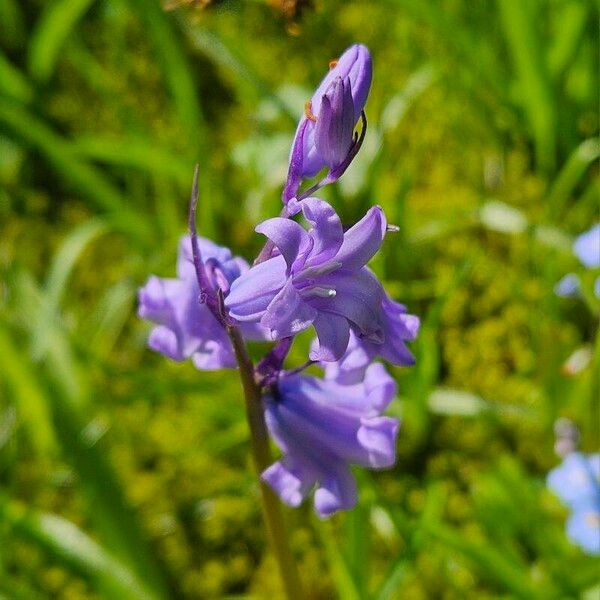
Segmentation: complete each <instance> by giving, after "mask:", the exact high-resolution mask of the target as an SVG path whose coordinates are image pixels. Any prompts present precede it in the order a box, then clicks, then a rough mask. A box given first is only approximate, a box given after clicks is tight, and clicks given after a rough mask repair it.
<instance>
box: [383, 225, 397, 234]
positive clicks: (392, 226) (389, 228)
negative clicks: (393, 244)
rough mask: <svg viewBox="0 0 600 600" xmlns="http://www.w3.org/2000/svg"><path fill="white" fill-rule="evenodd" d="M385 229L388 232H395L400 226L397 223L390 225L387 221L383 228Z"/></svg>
mask: <svg viewBox="0 0 600 600" xmlns="http://www.w3.org/2000/svg"><path fill="white" fill-rule="evenodd" d="M385 230H386V231H388V232H389V233H397V232H398V231H400V227H398V225H391V224H389V223H388V226H387V227H386V228H385Z"/></svg>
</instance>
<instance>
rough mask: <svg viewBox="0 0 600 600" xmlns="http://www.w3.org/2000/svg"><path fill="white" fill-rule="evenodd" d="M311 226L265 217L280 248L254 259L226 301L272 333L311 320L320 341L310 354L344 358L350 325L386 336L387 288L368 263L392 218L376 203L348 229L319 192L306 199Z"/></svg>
mask: <svg viewBox="0 0 600 600" xmlns="http://www.w3.org/2000/svg"><path fill="white" fill-rule="evenodd" d="M302 204H303V206H302V211H303V214H304V217H305V218H306V220H307V221H308V222H309V224H310V228H309V230H308V231H307V230H305V229H304V228H303V227H302V226H301V225H299V224H298V223H296V222H295V221H293V220H291V219H283V218H281V217H277V218H274V219H268V220H267V221H264V222H263V223H261V224H260V225H259V226H258V227H257V228H256V231H258V232H259V233H263V234H265V235H266V236H267V237H268V238H269V239H270V240H271V241H272V242H273V244H274V245H275V247H276V248H277V249H278V250H279V252H280V254H279V255H277V256H275V257H273V258H271V259H269V260H266V261H264V262H262V263H259V264H257V265H255V266H253V267H252V268H251V269H250V270H249V271H247V272H246V273H244V274H243V275H242V276H241V277H239V278H238V279H236V280H235V281H234V282H233V284H232V286H231V291H230V293H229V296H228V297H227V298H226V300H225V306H226V307H227V309H228V310H229V314H230V315H231V317H233V318H234V319H236V320H237V321H239V322H241V323H252V322H258V323H260V325H262V326H263V327H266V328H267V329H269V330H270V332H271V337H272V339H274V340H276V339H281V338H285V337H289V336H292V335H295V334H297V333H299V332H300V331H302V330H304V329H306V328H308V327H310V326H311V325H313V326H314V327H315V329H316V331H317V336H318V338H319V347H318V348H317V349H316V350H313V352H311V356H310V357H311V359H312V360H325V361H332V360H337V359H339V358H341V356H342V355H343V354H344V352H345V351H346V348H347V347H348V342H349V339H350V327H351V326H352V327H353V328H354V329H355V330H356V331H358V332H359V333H360V335H361V336H362V337H363V338H364V339H367V340H370V341H374V342H378V343H382V342H383V341H384V315H383V312H382V303H383V300H384V298H385V293H384V291H383V288H382V286H381V284H380V283H379V281H378V280H377V278H376V277H375V276H374V275H373V273H372V272H371V271H370V270H368V269H367V268H365V264H366V263H367V262H368V261H369V260H370V259H371V258H372V257H373V255H374V254H375V253H376V252H377V251H378V250H379V248H380V246H381V244H382V242H383V238H384V237H385V234H386V228H387V222H386V219H385V216H384V214H383V211H382V209H381V208H380V207H378V206H374V207H372V208H371V209H369V211H368V212H367V214H366V215H365V216H364V217H363V218H362V219H361V220H360V221H359V222H358V223H357V224H356V225H354V226H353V227H351V228H350V229H349V230H348V231H346V232H344V229H343V227H342V223H341V221H340V218H339V217H338V215H337V214H336V212H335V211H334V210H333V208H332V207H331V206H330V205H329V204H327V202H325V201H323V200H320V199H318V198H307V199H306V200H304V202H303V203H302Z"/></svg>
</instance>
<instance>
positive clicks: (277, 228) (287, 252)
mask: <svg viewBox="0 0 600 600" xmlns="http://www.w3.org/2000/svg"><path fill="white" fill-rule="evenodd" d="M255 231H257V232H258V233H262V234H263V235H266V236H267V237H268V238H269V239H270V240H271V241H272V242H273V243H274V244H275V246H277V248H278V249H279V251H280V252H281V255H282V256H283V258H284V259H285V262H286V264H287V267H288V273H289V272H290V271H291V269H292V266H293V265H294V263H295V262H296V261H297V265H296V266H297V268H301V267H302V265H303V264H304V260H305V259H306V255H307V253H308V252H310V249H311V248H312V245H313V241H312V239H311V237H310V236H309V235H308V233H307V232H306V230H305V229H304V228H303V227H302V226H300V225H298V223H296V221H292V220H291V219H283V218H282V217H275V218H273V219H267V220H266V221H263V222H262V223H260V224H259V225H257V226H256V229H255Z"/></svg>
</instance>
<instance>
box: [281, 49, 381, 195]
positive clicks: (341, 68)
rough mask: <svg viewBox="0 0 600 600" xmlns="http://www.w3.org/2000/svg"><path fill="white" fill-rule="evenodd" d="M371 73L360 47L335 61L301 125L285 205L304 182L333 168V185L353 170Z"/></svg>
mask: <svg viewBox="0 0 600 600" xmlns="http://www.w3.org/2000/svg"><path fill="white" fill-rule="evenodd" d="M372 74H373V69H372V64H371V55H370V53H369V50H368V49H367V48H366V46H363V45H361V44H354V45H353V46H350V48H348V49H347V50H346V51H345V52H344V53H343V54H342V56H341V57H340V59H339V60H338V61H334V63H333V65H332V68H331V69H330V71H329V73H327V75H326V76H325V78H324V79H323V81H321V83H320V85H319V87H318V88H317V90H316V92H315V93H314V95H313V97H312V98H311V100H310V102H307V104H306V108H305V112H304V116H303V117H302V119H301V120H300V122H299V124H298V128H297V130H296V135H295V137H294V141H293V143H292V150H291V153H290V164H289V172H288V180H287V184H286V186H285V189H284V192H283V200H284V202H285V203H287V202H288V201H289V200H290V199H291V198H293V197H294V196H295V195H296V193H297V191H298V188H299V186H300V184H301V182H302V179H303V178H305V177H313V176H314V175H316V174H317V173H318V172H319V171H320V170H321V169H323V168H325V167H328V168H329V174H330V180H329V181H333V180H335V179H337V178H338V177H340V176H341V175H342V173H343V172H344V171H345V169H346V168H347V167H348V165H349V164H350V162H351V160H352V159H353V157H354V156H355V154H356V152H357V151H358V148H359V147H360V143H361V142H362V139H361V138H357V137H355V136H354V127H355V125H356V123H357V121H358V120H359V118H360V117H361V115H362V114H363V109H364V106H365V103H366V101H367V96H368V94H369V89H370V87H371V79H372ZM365 123H366V121H363V127H364V124H365ZM363 135H364V132H363Z"/></svg>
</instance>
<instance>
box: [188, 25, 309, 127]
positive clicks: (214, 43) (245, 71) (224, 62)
mask: <svg viewBox="0 0 600 600" xmlns="http://www.w3.org/2000/svg"><path fill="white" fill-rule="evenodd" d="M179 24H180V26H181V28H182V30H183V31H184V32H185V34H186V35H187V36H188V38H189V40H190V42H191V44H192V45H193V46H194V48H196V49H197V50H199V51H200V52H202V53H203V54H204V55H205V56H207V57H208V58H210V59H211V60H212V61H213V62H214V63H215V64H216V65H217V66H219V67H221V68H223V69H224V70H225V71H226V72H228V73H230V74H232V75H233V76H234V77H233V78H232V82H233V85H234V86H235V87H236V88H237V90H238V92H240V91H241V92H242V95H243V94H244V92H245V91H246V90H247V89H248V88H249V89H251V90H253V91H254V94H255V95H256V99H257V100H269V101H271V102H272V103H273V104H274V105H275V106H277V108H279V110H280V111H281V113H282V114H283V115H284V116H285V117H287V118H288V119H289V121H290V123H292V124H294V125H295V124H296V121H297V119H298V115H297V114H295V112H294V111H293V110H291V108H290V107H289V106H288V105H287V103H286V102H285V101H284V100H283V99H282V98H281V97H280V96H279V95H278V94H276V93H275V92H273V91H272V90H271V89H270V88H269V86H268V84H267V83H266V82H265V81H264V80H263V79H262V78H261V77H260V76H259V75H258V74H257V73H256V72H255V71H254V69H253V68H252V67H251V66H250V65H249V64H248V63H247V61H246V60H244V58H243V57H242V56H240V55H239V54H238V53H236V52H235V50H234V49H233V46H234V45H233V44H232V43H228V41H226V40H223V39H222V37H220V36H219V35H217V34H216V33H214V32H211V31H208V30H206V29H203V28H201V27H191V26H190V25H189V24H188V23H187V22H185V21H183V20H182V19H181V20H179ZM243 82H246V84H247V85H246V86H245V87H244V88H241V86H242V85H243Z"/></svg>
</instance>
